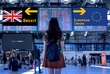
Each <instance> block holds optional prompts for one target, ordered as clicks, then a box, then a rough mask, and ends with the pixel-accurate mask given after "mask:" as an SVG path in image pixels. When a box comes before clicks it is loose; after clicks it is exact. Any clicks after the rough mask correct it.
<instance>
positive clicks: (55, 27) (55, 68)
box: [42, 18, 65, 74]
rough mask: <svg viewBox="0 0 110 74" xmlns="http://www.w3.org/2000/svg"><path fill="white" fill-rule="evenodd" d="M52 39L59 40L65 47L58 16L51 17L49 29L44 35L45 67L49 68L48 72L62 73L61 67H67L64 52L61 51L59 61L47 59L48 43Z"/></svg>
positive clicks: (50, 73)
mask: <svg viewBox="0 0 110 74" xmlns="http://www.w3.org/2000/svg"><path fill="white" fill-rule="evenodd" d="M50 40H54V41H56V42H57V41H58V40H59V43H60V47H61V48H63V47H64V40H63V38H62V31H61V29H60V27H59V23H58V20H57V18H51V20H50V22H49V27H48V30H47V31H46V34H45V37H44V50H43V65H42V66H43V67H46V68H48V74H61V68H64V67H65V62H64V57H63V53H62V52H60V59H59V60H58V61H49V60H47V59H46V51H47V50H46V45H47V42H48V41H50Z"/></svg>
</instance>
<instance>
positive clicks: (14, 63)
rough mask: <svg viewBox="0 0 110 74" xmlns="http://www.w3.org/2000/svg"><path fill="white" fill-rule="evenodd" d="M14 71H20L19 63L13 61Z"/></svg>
mask: <svg viewBox="0 0 110 74" xmlns="http://www.w3.org/2000/svg"><path fill="white" fill-rule="evenodd" d="M12 71H18V61H17V60H13V62H12Z"/></svg>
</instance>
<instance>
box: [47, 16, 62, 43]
mask: <svg viewBox="0 0 110 74" xmlns="http://www.w3.org/2000/svg"><path fill="white" fill-rule="evenodd" d="M61 36H62V31H61V29H60V27H59V23H58V19H57V18H51V19H50V22H49V27H48V30H47V40H48V41H49V40H55V41H56V40H58V39H61Z"/></svg>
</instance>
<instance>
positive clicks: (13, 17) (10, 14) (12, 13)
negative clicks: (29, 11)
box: [3, 10, 22, 23]
mask: <svg viewBox="0 0 110 74" xmlns="http://www.w3.org/2000/svg"><path fill="white" fill-rule="evenodd" d="M3 22H12V23H13V22H22V10H8V11H7V10H3Z"/></svg>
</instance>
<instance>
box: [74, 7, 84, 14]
mask: <svg viewBox="0 0 110 74" xmlns="http://www.w3.org/2000/svg"><path fill="white" fill-rule="evenodd" d="M73 12H74V13H80V15H84V13H86V10H85V9H84V8H80V10H73Z"/></svg>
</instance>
